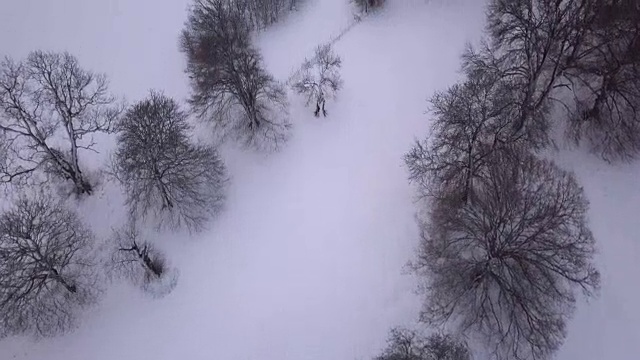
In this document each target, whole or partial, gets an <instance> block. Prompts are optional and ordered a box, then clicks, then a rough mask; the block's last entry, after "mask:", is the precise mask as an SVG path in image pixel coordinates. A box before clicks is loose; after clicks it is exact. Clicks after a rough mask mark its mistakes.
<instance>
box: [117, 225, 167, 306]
mask: <svg viewBox="0 0 640 360" xmlns="http://www.w3.org/2000/svg"><path fill="white" fill-rule="evenodd" d="M110 240H111V242H112V244H109V246H110V248H111V249H112V251H111V257H110V259H109V260H110V261H109V270H110V271H111V272H112V274H114V275H116V276H118V277H124V278H127V279H129V280H130V281H131V282H132V283H133V284H134V285H137V286H139V287H140V288H141V289H142V290H144V291H145V292H148V293H150V294H152V295H154V296H163V295H166V294H168V293H169V292H171V291H172V290H173V288H174V287H175V285H176V283H177V272H176V270H175V269H173V268H171V267H170V266H169V264H168V262H167V259H166V258H165V256H164V254H163V253H162V252H160V250H158V249H157V248H156V247H155V246H153V244H151V243H150V242H149V241H147V240H146V239H145V238H144V237H143V236H142V235H141V233H140V231H139V229H138V227H137V225H136V223H135V221H130V222H129V223H128V224H127V225H125V226H124V227H122V228H120V229H117V230H115V231H114V233H113V237H112V239H110Z"/></svg>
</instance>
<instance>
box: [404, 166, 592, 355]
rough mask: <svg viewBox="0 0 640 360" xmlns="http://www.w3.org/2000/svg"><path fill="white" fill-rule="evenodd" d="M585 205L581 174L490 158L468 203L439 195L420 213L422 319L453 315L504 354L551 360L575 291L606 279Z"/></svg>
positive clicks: (436, 320) (440, 320) (453, 320)
mask: <svg viewBox="0 0 640 360" xmlns="http://www.w3.org/2000/svg"><path fill="white" fill-rule="evenodd" d="M587 209H588V203H587V200H586V199H585V196H584V194H583V191H582V189H581V188H580V187H579V186H578V184H577V182H576V180H575V178H574V176H573V175H572V174H570V173H567V172H565V171H563V170H561V169H559V168H558V167H556V166H555V165H553V164H552V163H550V162H548V161H544V160H538V159H536V158H535V157H533V156H531V155H527V154H523V155H521V156H519V157H514V156H511V157H498V158H494V159H492V160H491V161H490V162H489V166H488V167H487V174H486V176H483V177H482V178H479V179H478V180H477V182H476V189H475V192H474V194H473V197H472V199H471V200H470V201H468V202H467V203H466V204H464V205H459V203H458V204H454V205H453V206H452V205H451V204H450V203H448V202H445V201H441V202H436V204H435V205H434V208H433V209H432V210H431V212H430V214H429V215H427V216H423V217H421V219H420V220H421V227H422V230H423V236H422V242H421V248H420V251H419V254H418V260H417V262H416V263H415V264H414V265H415V269H416V270H417V272H418V273H419V274H420V275H422V276H423V278H424V279H425V282H426V285H425V289H426V290H427V294H426V300H425V306H424V312H423V314H422V320H423V321H425V322H427V323H430V324H435V325H441V324H443V323H444V322H449V324H453V325H454V326H455V327H456V329H457V330H458V331H460V332H461V333H463V334H465V335H470V336H474V337H476V338H479V339H481V340H483V341H484V342H485V343H486V344H487V346H488V347H489V348H490V349H491V350H492V351H493V352H494V353H495V354H496V355H497V356H498V358H504V359H506V358H516V359H530V358H534V359H548V358H549V357H550V356H551V354H552V353H553V352H554V351H555V350H557V349H558V347H559V346H560V345H561V344H562V342H563V341H564V338H565V335H566V334H565V331H566V329H565V323H566V320H567V319H568V318H569V317H570V316H571V314H572V313H573V308H574V304H575V301H576V298H575V290H576V289H581V290H583V291H584V293H585V294H587V295H590V294H592V292H593V291H594V290H596V289H597V288H598V286H599V274H598V272H597V271H596V269H595V268H594V265H593V263H592V258H593V255H594V252H595V249H594V238H593V236H592V234H591V232H590V231H589V229H588V227H587V223H586V212H587Z"/></svg>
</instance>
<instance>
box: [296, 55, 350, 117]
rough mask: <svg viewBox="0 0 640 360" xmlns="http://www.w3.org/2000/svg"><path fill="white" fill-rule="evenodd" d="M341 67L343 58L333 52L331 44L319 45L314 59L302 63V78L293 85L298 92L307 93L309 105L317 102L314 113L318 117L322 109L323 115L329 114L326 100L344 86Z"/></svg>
mask: <svg viewBox="0 0 640 360" xmlns="http://www.w3.org/2000/svg"><path fill="white" fill-rule="evenodd" d="M340 67H342V60H341V59H340V56H338V55H337V54H335V53H334V52H333V49H332V48H331V44H324V45H318V46H317V47H316V50H315V56H314V57H313V59H311V60H308V59H307V60H305V62H304V64H303V65H302V72H301V74H300V79H299V80H298V81H296V82H295V83H294V84H293V86H292V87H293V89H294V90H295V91H296V92H297V93H299V94H303V95H306V97H307V103H306V105H307V106H308V105H309V104H310V103H311V102H315V103H316V109H315V111H314V113H313V114H314V115H315V116H316V117H317V116H320V110H322V115H323V116H325V117H326V116H327V111H326V110H325V102H326V100H328V99H331V98H334V97H335V96H336V93H337V92H338V90H340V88H342V78H341V77H340V72H339V71H340Z"/></svg>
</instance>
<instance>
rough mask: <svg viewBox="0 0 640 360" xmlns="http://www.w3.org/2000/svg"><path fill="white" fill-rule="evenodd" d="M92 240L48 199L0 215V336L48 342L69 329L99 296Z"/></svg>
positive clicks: (20, 202) (27, 202) (75, 219)
mask: <svg viewBox="0 0 640 360" xmlns="http://www.w3.org/2000/svg"><path fill="white" fill-rule="evenodd" d="M93 242H94V236H93V234H92V233H91V231H90V230H89V229H88V228H87V227H85V226H84V225H83V224H82V223H81V222H80V220H79V219H78V217H77V216H76V215H75V213H73V212H71V211H70V210H68V209H66V208H65V207H64V206H63V205H62V204H60V203H56V202H54V201H52V200H50V199H49V198H48V197H45V195H39V196H37V197H36V198H28V197H21V198H20V199H19V200H18V201H17V204H16V205H15V206H14V207H13V208H12V209H10V210H8V211H7V212H5V213H4V214H2V215H0V330H1V331H2V332H3V333H4V334H32V335H35V336H49V335H54V334H58V333H60V332H64V331H67V330H69V329H71V328H72V327H73V326H74V325H75V324H76V316H77V312H78V311H79V310H80V309H82V308H84V307H86V306H87V305H90V304H92V303H93V302H95V300H96V297H97V295H98V293H99V291H98V288H97V286H96V285H97V278H96V276H95V273H94V271H93V269H94V264H93V262H92V260H91V259H92V257H91V249H92V246H93Z"/></svg>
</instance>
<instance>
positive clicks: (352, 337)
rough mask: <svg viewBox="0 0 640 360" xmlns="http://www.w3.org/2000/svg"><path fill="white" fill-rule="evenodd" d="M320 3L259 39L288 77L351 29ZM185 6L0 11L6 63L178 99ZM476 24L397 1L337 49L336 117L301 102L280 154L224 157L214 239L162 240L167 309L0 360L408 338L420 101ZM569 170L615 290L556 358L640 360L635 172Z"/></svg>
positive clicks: (108, 306) (126, 306)
mask: <svg viewBox="0 0 640 360" xmlns="http://www.w3.org/2000/svg"><path fill="white" fill-rule="evenodd" d="M10 1H11V0H10ZM309 2H310V4H309V5H308V6H305V7H304V8H303V9H302V10H301V11H300V13H298V14H294V15H293V16H292V17H291V18H290V19H288V20H287V21H286V22H283V23H282V24H278V25H277V26H275V27H273V28H271V29H269V30H268V31H267V32H265V33H263V34H261V35H260V36H259V39H258V42H259V44H260V47H261V49H262V51H263V53H264V55H265V61H266V63H267V65H268V67H269V69H270V70H271V71H272V72H273V73H274V74H275V75H276V77H277V78H279V79H282V80H286V78H287V77H288V76H289V74H290V73H291V71H292V70H294V69H295V68H296V66H298V65H299V64H300V62H301V61H302V60H303V59H304V57H305V56H309V55H311V53H312V51H313V48H314V47H315V45H316V44H318V43H319V42H324V41H326V40H328V39H330V38H331V37H332V36H334V35H336V34H338V33H340V31H341V30H342V29H344V28H345V27H347V26H348V25H349V24H350V23H351V22H352V21H353V17H352V14H351V10H350V8H349V6H348V5H347V4H345V3H346V1H345V0H315V1H314V0H309ZM60 3H64V4H65V7H64V8H63V7H62V6H61V5H60ZM187 3H188V2H187V0H180V1H172V2H157V1H152V0H143V1H135V2H134V1H126V0H111V1H98V0H91V1H88V0H84V1H83V0H64V1H56V2H53V1H52V2H41V1H36V0H21V1H13V2H12V3H11V4H10V5H9V6H8V11H7V7H6V5H5V3H3V4H2V5H0V49H2V51H4V52H6V53H7V54H10V55H12V56H14V57H16V58H21V57H23V56H24V55H25V54H26V53H27V52H28V51H29V50H32V49H36V48H45V49H53V50H62V49H66V50H69V51H70V52H72V53H74V54H76V55H77V56H78V57H79V59H80V61H81V64H83V66H85V67H87V68H90V69H94V70H97V71H104V72H106V73H107V74H108V75H109V77H110V79H111V80H112V90H113V91H114V92H116V93H118V94H124V95H126V96H127V97H128V98H129V99H130V100H137V99H139V98H141V97H142V96H144V95H145V92H146V90H147V89H148V88H158V89H164V90H165V92H166V93H167V94H168V95H171V96H175V97H177V98H181V99H183V98H185V97H186V96H187V85H186V80H185V76H184V75H183V74H182V67H183V61H182V57H181V54H179V53H178V51H177V36H178V34H179V31H180V29H181V27H182V22H183V21H184V18H185V15H186V14H185V12H184V10H185V8H186V5H187ZM67 5H68V6H67ZM24 14H29V16H28V17H26V18H25V17H24V16H23V15H24ZM482 16H483V14H482V3H481V2H480V1H477V0H455V1H443V0H432V1H431V2H430V3H429V2H427V1H425V0H396V1H389V5H388V7H387V9H386V11H385V12H384V13H381V14H377V15H374V16H371V17H368V18H366V19H365V20H363V21H362V22H361V23H360V24H358V25H357V26H355V27H353V28H352V30H350V31H349V32H348V33H347V34H346V35H345V36H344V37H343V38H342V39H341V40H340V41H339V42H338V43H337V44H336V45H335V49H336V51H337V52H338V53H339V54H340V55H341V56H342V58H343V64H344V65H343V78H344V82H345V87H344V89H343V90H342V92H341V93H340V94H339V99H338V100H337V101H336V102H330V103H328V104H327V110H328V111H329V117H328V118H327V119H322V118H320V119H317V118H314V117H313V116H312V114H311V110H310V109H305V108H304V106H303V105H302V102H303V100H302V99H298V98H296V97H295V96H294V97H292V110H291V113H292V120H293V121H294V124H295V125H296V129H295V133H294V137H293V139H292V141H291V142H290V143H289V144H288V145H287V147H286V148H285V149H283V151H282V152H281V153H278V154H275V155H273V156H270V157H266V158H265V157H263V156H259V155H255V154H246V153H240V152H238V151H234V150H228V151H225V156H226V159H227V163H228V166H229V170H230V172H231V176H232V185H231V188H230V190H229V191H230V194H229V199H228V207H227V209H226V211H225V212H224V213H223V214H222V215H221V216H220V217H219V218H218V219H217V220H216V222H215V224H214V226H213V227H212V229H211V230H210V231H208V232H206V233H203V234H199V235H197V236H195V237H193V238H189V237H188V236H187V235H185V234H176V235H174V236H170V235H166V234H165V235H163V236H161V237H160V239H159V240H160V241H161V243H162V245H163V246H164V248H165V249H166V250H167V251H168V253H169V254H170V256H171V257H172V260H173V262H174V264H175V265H177V266H178V267H179V268H180V272H181V276H180V282H179V284H178V286H177V287H176V289H175V291H174V292H173V293H172V294H171V295H169V296H167V297H166V298H163V299H161V300H150V299H146V298H144V297H142V296H141V295H140V294H139V292H138V291H137V290H135V289H130V288H129V287H127V286H120V287H116V288H115V289H114V290H113V291H111V292H110V293H109V295H108V296H107V298H106V299H105V300H104V302H103V303H102V305H101V306H100V307H98V308H96V309H94V310H93V311H92V312H91V313H90V314H88V315H87V316H86V317H85V321H84V323H83V324H82V326H81V328H80V329H78V330H77V331H76V332H74V333H71V334H68V335H66V336H64V337H60V338H55V339H50V340H44V341H41V342H39V343H37V344H32V343H31V342H29V340H26V339H9V340H5V341H2V342H0V359H22V360H40V359H43V360H45V359H46V360H76V359H77V360H84V359H91V360H113V359H124V360H127V359H155V360H170V359H171V360H174V359H188V360H200V359H241V360H246V359H273V360H276V359H277V360H288V359H291V360H294V359H295V360H301V359H323V360H325V359H335V360H351V359H358V360H360V359H368V358H370V357H371V356H372V355H373V354H375V353H376V352H377V351H378V350H379V349H380V348H381V347H382V346H383V345H384V339H385V337H386V332H387V330H388V328H389V327H390V326H393V325H396V324H409V323H411V322H413V321H414V320H415V317H416V313H417V311H418V309H419V302H418V298H417V297H416V296H415V295H414V294H413V291H412V290H413V289H414V283H413V282H412V280H411V278H410V277H408V276H405V275H402V267H403V265H404V263H405V262H406V261H407V260H408V259H409V258H410V256H411V252H412V249H413V247H414V246H415V245H416V240H417V239H416V227H415V224H414V221H413V212H414V206H413V203H412V191H411V188H410V187H409V185H408V184H407V181H406V173H405V169H404V168H403V163H402V155H403V153H404V152H405V151H406V150H407V149H408V148H409V147H410V146H411V142H412V140H413V139H414V138H415V137H416V136H419V137H422V136H423V135H424V134H425V133H426V131H427V129H428V122H427V119H426V117H425V115H424V114H423V113H424V110H425V109H426V105H427V104H426V101H425V99H426V98H427V97H428V96H429V94H431V93H432V92H433V91H434V90H438V89H443V88H445V87H446V86H448V85H449V84H451V83H452V82H453V81H455V80H456V79H457V78H458V74H457V73H456V70H457V69H458V66H459V65H458V64H459V62H458V55H459V54H460V52H461V51H462V49H463V46H464V43H465V42H467V41H475V40H477V38H478V36H479V33H480V29H481V27H482ZM561 160H562V162H563V164H564V165H565V166H568V167H574V168H575V169H576V171H577V172H578V174H579V175H580V177H581V179H582V181H583V183H584V184H585V188H586V190H587V192H588V194H589V197H590V199H591V201H592V208H593V211H592V222H593V229H594V232H595V233H596V235H597V238H598V240H599V241H600V248H601V249H602V255H601V262H602V264H603V270H604V277H603V282H604V287H603V294H602V296H601V298H600V299H599V300H597V301H595V302H594V303H592V304H590V305H589V306H588V307H587V306H581V308H580V311H579V313H578V314H577V317H576V320H575V321H574V322H572V324H571V329H570V333H569V341H568V343H567V345H566V346H565V348H564V349H563V350H562V353H561V356H560V357H559V358H560V359H566V360H578V359H580V360H585V359H596V360H597V359H609V358H611V359H616V360H624V359H635V358H636V354H638V353H640V341H639V340H640V335H639V331H637V330H636V329H637V327H636V324H638V323H639V322H638V321H637V320H640V319H639V318H638V316H640V310H638V309H637V308H636V307H635V306H634V305H635V304H638V303H640V302H639V301H638V300H640V294H639V292H638V291H637V290H636V289H635V287H634V286H633V284H635V282H634V281H633V280H634V278H633V277H634V275H635V274H638V273H639V272H638V270H640V268H639V267H640V266H639V265H637V263H636V262H635V261H634V260H635V259H637V258H638V255H640V249H639V248H638V246H637V245H636V244H637V241H638V239H634V234H635V231H634V230H635V228H634V225H635V222H634V219H635V218H637V216H636V215H634V214H640V189H639V188H638V187H637V186H636V183H635V181H634V180H635V179H637V178H638V176H640V170H638V167H637V166H634V167H628V168H612V167H610V166H607V165H604V164H601V163H599V162H598V161H596V160H594V159H592V158H590V157H587V156H582V155H579V154H575V153H573V154H565V155H564V156H563V157H562V158H561ZM114 192H115V190H114V189H113V188H106V189H105V194H104V195H103V196H96V197H95V198H91V199H89V200H88V201H86V203H84V204H83V205H82V206H83V212H84V213H85V214H86V215H87V216H88V217H91V218H92V223H93V224H94V226H95V227H96V229H97V231H99V232H101V233H103V234H104V233H106V231H107V230H108V229H109V227H110V226H111V224H112V223H115V222H117V221H118V220H119V219H120V218H121V217H122V214H121V209H120V207H119V206H120V205H119V198H118V196H114ZM626 214H629V216H625V215H626ZM630 284H631V286H629V285H630Z"/></svg>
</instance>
